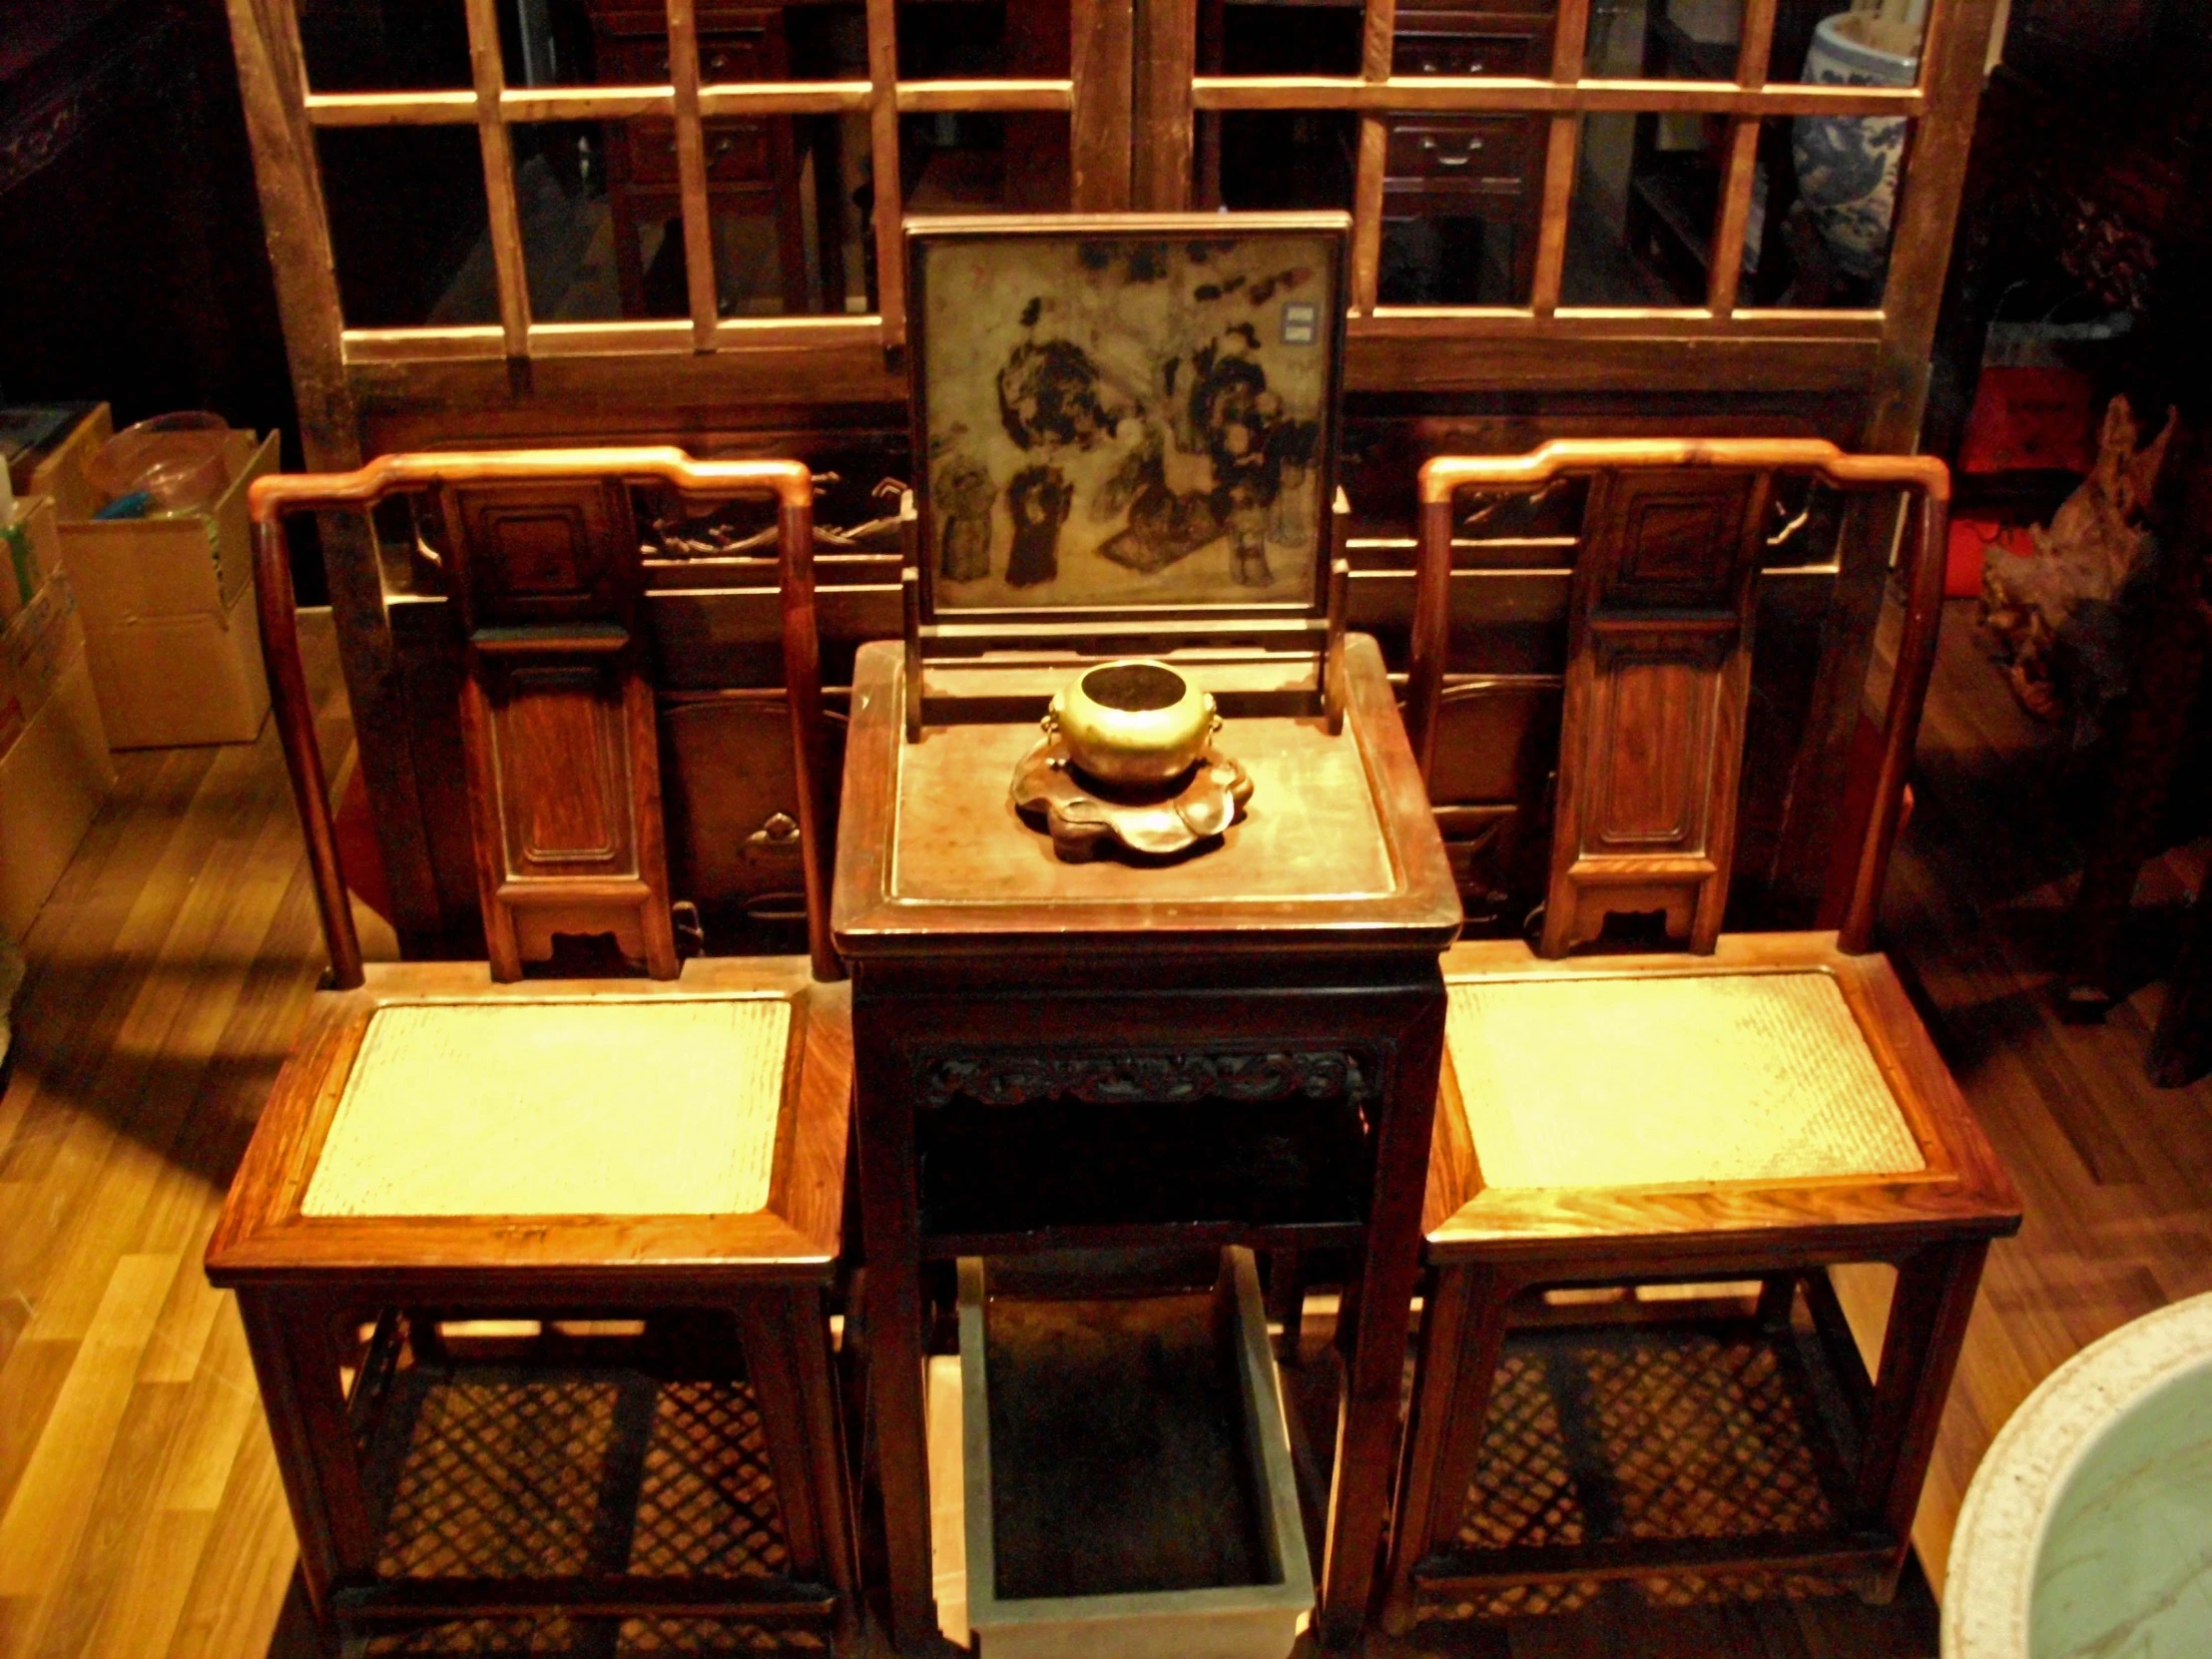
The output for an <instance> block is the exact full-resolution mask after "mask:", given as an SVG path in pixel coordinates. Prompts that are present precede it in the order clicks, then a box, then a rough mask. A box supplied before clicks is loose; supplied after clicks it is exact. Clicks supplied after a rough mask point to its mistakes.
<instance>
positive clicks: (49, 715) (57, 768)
mask: <svg viewBox="0 0 2212 1659" xmlns="http://www.w3.org/2000/svg"><path fill="white" fill-rule="evenodd" d="M36 505H37V506H38V507H39V508H41V509H43V510H45V511H46V512H47V513H48V515H49V518H51V512H52V508H51V505H50V504H49V503H47V502H44V501H41V502H39V503H37V504H36ZM114 787H115V767H114V764H113V763H112V762H111V761H110V760H109V758H108V740H107V735H106V733H105V732H104V731H103V730H102V728H101V721H100V703H99V699H98V698H97V697H96V696H95V694H94V692H93V687H92V670H91V661H90V657H89V654H88V653H87V651H86V648H85V632H84V626H83V622H82V619H81V618H80V616H79V614H78V610H77V604H76V597H75V595H74V594H73V593H72V592H71V589H70V585H69V578H68V576H67V574H66V573H64V572H61V571H56V572H55V573H54V574H53V575H52V576H51V577H50V578H49V579H48V581H47V582H46V583H45V585H44V586H43V587H41V588H40V590H39V591H38V593H37V594H35V595H34V596H33V597H32V600H31V603H30V604H28V605H26V606H24V607H23V608H22V610H21V611H20V612H19V613H18V614H17V616H16V618H15V620H14V621H12V622H10V623H9V624H8V625H7V628H6V629H5V631H4V632H0V931H5V932H7V933H9V934H12V935H13V936H14V937H16V938H22V937H23V936H24V935H25V934H26V933H27V932H29V931H30V927H31V921H32V918H33V917H35V916H36V915H37V914H38V909H39V906H40V905H41V904H43V903H45V902H46V895H47V894H48V893H49V892H51V891H52V890H53V887H54V883H55V882H56V881H58V880H60V879H61V874H62V871H63V870H64V869H66V868H67V867H68V865H69V860H70V857H71V855H72V854H74V853H75V852H76V850H77V843H78V842H79V841H81V840H83V839H84V836H85V831H86V830H88V829H89V828H91V825H92V820H93V815H94V814H96V813H98V812H99V810H100V803H101V802H102V801H104V800H106V799H107V794H108V791H109V790H111V789H112V788H114Z"/></svg>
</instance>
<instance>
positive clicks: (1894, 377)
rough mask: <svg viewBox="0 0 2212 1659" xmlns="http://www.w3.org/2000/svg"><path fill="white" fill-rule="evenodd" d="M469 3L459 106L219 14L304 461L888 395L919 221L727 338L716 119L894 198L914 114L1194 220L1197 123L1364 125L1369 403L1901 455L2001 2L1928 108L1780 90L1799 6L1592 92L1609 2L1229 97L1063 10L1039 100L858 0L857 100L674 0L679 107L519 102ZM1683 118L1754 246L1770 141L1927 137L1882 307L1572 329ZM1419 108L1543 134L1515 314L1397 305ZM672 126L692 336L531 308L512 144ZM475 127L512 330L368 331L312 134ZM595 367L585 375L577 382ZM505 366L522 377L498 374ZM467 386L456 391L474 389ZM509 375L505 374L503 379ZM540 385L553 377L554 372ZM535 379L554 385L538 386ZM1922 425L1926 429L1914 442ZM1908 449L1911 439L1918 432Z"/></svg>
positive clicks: (1124, 5) (1605, 321) (1133, 206)
mask: <svg viewBox="0 0 2212 1659" xmlns="http://www.w3.org/2000/svg"><path fill="white" fill-rule="evenodd" d="M453 3H454V4H456V5H460V6H462V7H464V10H465V15H466V18H467V22H468V28H469V36H470V56H471V64H472V77H473V79H472V85H471V86H469V87H467V88H465V89H457V90H450V91H426V92H404V93H377V92H347V93H318V92H315V91H313V90H311V89H310V88H309V87H308V85H307V83H306V77H305V70H304V62H303V58H302V55H301V51H300V45H299V31H298V22H297V17H296V12H295V0H227V4H228V6H229V10H230V13H231V21H232V32H233V38H234V43H235V46H236V50H237V54H238V59H239V66H240V79H241V86H242V89H243V91H244V94H245V103H246V109H247V117H248V126H249V131H250V133H251V135H252V138H253V141H254V148H255V155H256V163H257V171H258V173H259V176H260V183H261V190H262V196H263V206H264V214H265V219H266V220H267V223H268V229H269V236H270V242H271V247H272V252H273V254H274V255H275V258H276V266H277V288H278V295H279V301H280V307H281V310H282V313H283V316H284V322H285V332H286V341H287V345H288V346H289V349H290V352H291V357H292V367H293V374H294V379H295V381H296V382H297V384H298V386H299V388H300V404H301V415H302V426H303V427H304V428H305V433H306V437H307V454H308V460H309V463H310V464H313V465H317V466H334V465H339V464H343V465H352V464H357V462H358V460H359V458H360V457H359V446H358V435H357V431H356V430H355V418H354V417H355V414H356V410H357V406H358V405H359V403H360V402H361V401H362V400H364V399H369V400H374V401H377V402H383V401H386V400H390V399H398V400H402V401H403V400H405V399H406V398H407V397H408V396H409V395H410V394H416V395H420V394H425V393H427V392H428V391H429V389H430V388H432V387H436V388H439V389H440V390H441V391H442V392H443V393H444V395H445V396H446V397H447V398H448V399H449V400H450V399H451V397H452V396H453V394H454V390H455V388H456V386H459V387H463V388H465V394H464V395H472V396H475V397H480V398H482V399H483V400H486V401H491V400H495V399H496V398H497V397H498V396H499V395H500V394H501V393H502V392H504V393H506V394H507V395H510V396H511V395H515V394H516V393H518V392H526V391H528V390H531V389H533V387H536V389H542V390H547V391H556V390H558V391H563V392H565V391H566V390H567V389H568V388H570V387H571V386H584V387H589V388H591V389H594V390H599V389H602V388H604V389H615V390H619V389H620V388H623V387H629V386H635V385H637V384H638V383H639V381H640V379H641V374H642V375H648V376H650V378H651V380H652V382H653V383H654V384H655V385H656V387H657V388H658V389H660V390H661V391H662V392H663V394H664V395H665V394H666V393H667V392H669V391H672V390H673V391H677V392H679V393H689V394H691V395H693V396H694V397H707V398H712V399H714V400H716V401H723V400H731V399H736V398H741V397H746V396H750V395H758V396H767V397H773V398H775V399H777V400H778V401H780V402H786V403H789V402H791V401H794V400H796V401H800V402H852V401H861V400H865V401H877V400H880V401H891V400H895V399H896V398H898V397H899V396H900V395H901V394H902V391H903V387H902V385H901V383H900V376H899V375H898V373H897V369H898V367H899V356H900V353H901V352H902V350H903V347H904V343H905V331H906V295H905V290H904V279H903V273H902V270H901V260H900V241H901V236H902V229H903V216H901V215H890V214H884V215H879V216H877V222H876V224H875V226H874V229H873V239H874V245H875V249H876V256H877V259H876V266H877V272H878V287H879V300H880V306H879V310H878V312H877V313H876V314H875V315H872V316H850V315H825V316H814V317H765V318H724V317H721V316H719V315H718V314H717V313H716V304H715V292H714V280H713V264H712V260H711V257H710V244H711V225H710V220H709V209H708V196H707V181H706V162H705V156H704V139H703V130H702V128H701V125H700V124H701V122H703V121H705V120H710V119H715V118H720V117H732V116H791V115H821V114H839V113H844V112H857V111H864V112H866V114H867V116H868V121H869V135H870V155H871V158H872V163H873V166H874V169H875V176H876V177H877V178H879V179H882V178H896V177H897V176H898V118H899V117H900V116H901V115H905V114H914V113H923V112H963V113H966V112H1031V113H1036V112H1060V113H1065V114H1067V115H1068V116H1069V119H1070V124H1071V129H1070V147H1071V154H1072V163H1073V165H1072V168H1071V180H1072V183H1071V200H1070V203H1069V207H1070V208H1071V210H1073V211H1075V212H1081V213H1100V212H1106V213H1111V212H1122V211H1129V210H1136V211H1152V212H1175V211H1182V210H1185V209H1188V208H1189V207H1190V206H1191V196H1192V139H1193V132H1194V123H1195V115H1196V112H1199V111H1208V112H1228V111H1238V110H1309V111H1325V110H1341V111H1357V112H1358V113H1359V115H1360V118H1361V123H1360V127H1361V140H1360V154H1359V171H1358V178H1357V187H1356V192H1355V201H1354V208H1353V213H1354V220H1355V225H1356V231H1355V236H1354V253H1353V262H1352V273H1351V287H1350V299H1351V305H1350V325H1349V329H1348V336H1349V338H1348V362H1347V376H1346V383H1347V388H1348V389H1349V390H1351V391H1354V392H1361V391H1383V390H1392V391H1395V390H1405V391H1421V392H1440V391H1485V390H1497V389H1502V388H1508V387H1509V388H1512V389H1549V388H1556V389H1562V390H1577V389H1607V390H1614V389H1646V390H1684V391H1698V390H1711V389H1740V390H1762V391H1763V390H1793V391H1795V390H1804V391H1865V390H1868V389H1869V388H1870V387H1871V388H1872V389H1873V391H1874V392H1875V395H1876V399H1877V402H1878V404H1880V405H1890V404H1895V405H1896V410H1895V412H1892V413H1888V414H1886V413H1885V409H1884V408H1883V407H1878V408H1877V409H1876V411H1875V419H1874V421H1872V422H1871V423H1870V428H1869V430H1868V432H1867V433H1866V435H1865V438H1864V440H1863V441H1865V442H1867V443H1868V444H1870V445H1873V446H1878V447H1884V448H1902V447H1907V446H1909V445H1910V443H1911V442H1912V441H1913V438H1914V437H1915V435H1916V434H1917V427H1918V424H1919V416H1920V407H1921V403H1922V401H1923V399H1924V396H1925V366H1924V362H1925V359H1926V357H1927V355H1928V351H1929V348H1930V344H1931V342H1932V341H1933V338H1934V332H1935V323H1936V304H1937V302H1938V299H1939V297H1940V293H1941V288H1942V277H1943V273H1944V269H1945V266H1946V264H1947V261H1948V258H1949V241H1950V232H1951V228H1952V225H1953V223H1954V221H1955V217H1956V210H1957V203H1958V194H1959V190H1960V187H1961V184H1962V182H1963V178H1964V170H1965V160H1966V147H1967V142H1968V140H1969V138H1970V136H1971V133H1972V128H1973V117H1974V113H1975V109H1976V107H1977V105H1978V101H1979V97H1980V88H1981V79H1982V73H1983V65H1984V59H1985V54H1986V47H1987V42H1988V37H1989V31H1990V28H1991V25H1992V20H1993V17H1994V14H1995V12H1996V10H1997V7H1998V4H1999V0H1934V4H1933V6H1932V9H1931V13H1930V17H1929V22H1928V30H1927V34H1926V37H1925V39H1924V43H1923V51H1922V54H1921V62H1922V71H1921V80H1920V83H1919V85H1917V86H1914V87H1909V88H1882V87H1834V86H1813V85H1798V84H1784V85H1771V84H1769V83H1768V81H1767V79H1766V70H1767V58H1768V56H1769V52H1770V43H1771V40H1772V37H1773V32H1774V18H1775V11H1776V5H1777V0H1744V23H1743V31H1742V41H1741V47H1740V51H1739V61H1738V66H1737V75H1736V78H1735V79H1734V80H1733V81H1725V82H1684V81H1672V82H1669V81H1618V80H1592V79H1587V78H1585V77H1584V75H1583V72H1582V71H1583V63H1584V47H1585V42H1586V38H1587V34H1588V25H1589V16H1590V0H1559V9H1558V12H1557V28H1556V32H1555V37H1554V50H1553V57H1552V63H1551V73H1550V75H1549V77H1548V78H1544V79H1536V78H1508V77H1482V78H1453V77H1430V76H1393V75H1392V74H1391V73H1390V45H1391V39H1392V34H1393V31H1394V28H1395V23H1396V0H1367V7H1366V33H1365V47H1364V58H1363V71H1362V73H1361V75H1360V76H1358V77H1326V76H1307V77H1296V76H1294V77H1231V76H1206V75H1199V74H1197V73H1196V72H1195V64H1196V38H1195V37H1196V0H1070V4H1071V26H1070V34H1071V51H1072V60H1071V66H1070V69H1071V73H1070V75H1069V77H1068V78H1067V79H1064V80H1061V79H1045V80H1005V79H1000V80H924V81H908V80H901V79H900V78H899V76H898V65H897V40H896V28H895V23H896V18H895V0H865V3H866V15H867V31H868V78H867V79H866V80H864V81H859V80H854V81H827V82H775V83H771V82H745V83H720V84H704V83H702V81H701V71H700V63H699V41H698V27H697V5H698V0H666V3H667V7H668V17H669V45H670V82H669V84H668V85H665V86H603V87H579V88H516V87H509V86H507V85H506V83H505V74H504V69H503V66H502V60H501V55H500V50H499V42H498V29H497V5H496V0H453ZM1643 111H1654V112H1685V113H1702V114H1708V115H1718V116H1725V117H1727V118H1728V120H1729V122H1730V130H1731V139H1730V143H1729V152H1728V154H1729V165H1728V169H1727V174H1726V182H1725V188H1724V190H1723V192H1722V196H1721V205H1720V209H1719V213H1718V226H1717V236H1718V240H1717V241H1716V243H1715V246H1716V247H1733V246H1735V245H1736V244H1737V243H1738V242H1740V241H1741V239H1742V234H1743V226H1744V223H1745V221H1746V219H1747V217H1748V214H1749V210H1750V200H1751V189H1752V182H1753V164H1754V160H1755V154H1754V153H1755V151H1756V148H1757V141H1758V132H1759V123H1760V122H1761V121H1763V120H1766V119H1769V118H1773V117H1790V116H1795V115H1803V114H1819V115H1837V116H1902V117H1905V118H1907V119H1909V120H1911V121H1912V122H1913V123H1914V128H1913V135H1912V142H1911V144H1910V146H1909V154H1908V157H1907V164H1906V183H1905V188H1904V189H1903V191H1902V194H1901V197H1900V200H1899V204H1898V210H1897V216H1896V220H1895V234H1894V243H1893V254H1892V259H1891V270H1890V281H1889V284H1888V291H1887V295H1886V298H1885V303H1884V305H1883V307H1882V308H1880V309H1870V310H1780V309H1747V308H1739V307H1738V305H1737V302H1736V301H1737V297H1738V294H1737V282H1738V273H1737V271H1736V270H1735V268H1734V262H1732V261H1727V260H1721V261H1716V262H1715V268H1714V271H1713V274H1712V278H1711V282H1710V285H1709V289H1708V292H1707V294H1706V303H1705V304H1704V305H1703V306H1691V307H1678V308H1677V307H1575V306H1563V305H1561V304H1560V302H1559V295H1560V283H1561V279H1562V276H1563V272H1564V268H1565V257H1566V229H1567V215H1568V211H1569V208H1570V205H1571V201H1572V192H1573V184H1574V175H1575V156H1576V151H1577V148H1578V146H1579V143H1580V128H1581V122H1582V118H1583V117H1584V116H1585V115H1589V114H1593V113H1605V112H1643ZM1419 113H1431V114H1434V113H1450V114H1467V113H1484V114H1524V115H1540V116H1543V117H1546V118H1547V130H1548V141H1547V144H1546V166H1545V173H1544V183H1543V219H1542V230H1541V233H1540V239H1539V246H1538V256H1537V260H1536V265H1535V274H1534V284H1533V290H1532V292H1531V294H1530V296H1529V302H1528V303H1527V304H1526V305H1523V306H1487V307H1485V306H1412V307H1401V306H1380V305H1378V303H1377V289H1378V282H1379V268H1380V258H1381V254H1380V250H1381V238H1382V208H1383V157H1384V149H1385V143H1386V139H1387V134H1388V125H1389V119H1390V118H1391V117H1392V116H1394V115H1406V114H1419ZM640 116H650V117H655V118H659V119H666V120H669V121H671V122H672V123H673V124H674V126H675V129H676V133H677V146H678V177H679V187H680V192H681V200H682V209H683V225H684V236H685V247H686V252H687V274H688V282H689V300H690V315H689V317H688V318H674V319H653V320H638V321H607V322H541V321H538V320H536V319H535V318H533V317H532V316H531V314H530V303H529V292H528V283H527V281H526V279H525V275H524V271H523V250H522V238H521V226H520V219H519V212H518V208H517V204H516V201H515V193H514V179H513V169H512V152H511V146H510V143H509V139H508V127H509V126H510V124H512V123H514V122H517V121H551V120H570V121H577V120H618V119H619V120H626V119H633V118H636V117H640ZM395 125H431V126H439V125H445V126H471V125H472V126H474V127H475V128H476V129H477V133H478V137H479V141H480V148H481V151H482V156H483V164H484V178H485V187H486V200H487V206H488V210H489V229H490V241H491V245H492V253H493V258H494V263H495V267H496V271H497V278H498V279H497V291H498V297H499V320H498V321H497V322H496V323H491V324H480V325H471V326H465V327H422V328H349V327H347V326H346V325H345V323H344V320H343V318H342V315H341V314H340V310H339V302H338V293H337V286H336V281H335V277H334V276H333V275H332V271H331V267H330V237H329V228H328V224H327V222H326V218H325V214H324V208H323V201H322V193H321V182H320V176H319V170H318V168H317V165H316V161H315V154H314V135H315V133H316V132H317V131H319V130H322V129H325V128H339V127H384V126H395ZM573 359H581V361H572V360H573ZM502 365H504V367H502ZM464 369H466V370H472V371H473V372H458V373H457V372H456V371H461V370H464ZM487 369H488V370H491V371H492V372H491V373H490V374H488V375H487V374H486V373H485V370H487ZM534 376H535V378H534ZM540 380H542V382H543V384H542V385H539V384H538V382H539V381H540ZM1907 416H1909V417H1910V418H1909V420H1908V419H1907ZM1901 428H1905V429H1902V430H1901Z"/></svg>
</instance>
